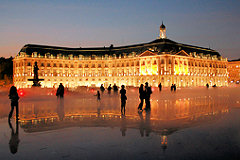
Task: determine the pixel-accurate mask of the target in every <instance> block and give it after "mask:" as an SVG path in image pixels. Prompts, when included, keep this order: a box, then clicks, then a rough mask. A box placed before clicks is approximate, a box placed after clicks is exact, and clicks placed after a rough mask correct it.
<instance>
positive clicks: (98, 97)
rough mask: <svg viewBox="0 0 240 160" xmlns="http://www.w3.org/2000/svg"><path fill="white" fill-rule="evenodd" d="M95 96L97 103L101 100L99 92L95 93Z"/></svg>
mask: <svg viewBox="0 0 240 160" xmlns="http://www.w3.org/2000/svg"><path fill="white" fill-rule="evenodd" d="M95 96H97V100H98V101H100V100H101V95H100V92H99V91H97V94H96V95H95Z"/></svg>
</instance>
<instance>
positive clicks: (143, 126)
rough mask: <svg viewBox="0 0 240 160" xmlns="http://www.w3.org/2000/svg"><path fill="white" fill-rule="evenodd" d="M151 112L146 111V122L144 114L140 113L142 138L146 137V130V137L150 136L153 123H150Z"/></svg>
mask: <svg viewBox="0 0 240 160" xmlns="http://www.w3.org/2000/svg"><path fill="white" fill-rule="evenodd" d="M150 113H151V111H150V110H149V111H146V117H145V122H144V119H143V113H142V112H138V115H139V118H140V123H139V130H140V134H141V137H143V136H144V130H145V136H146V137H149V134H150V133H151V121H150V117H151V114H150Z"/></svg>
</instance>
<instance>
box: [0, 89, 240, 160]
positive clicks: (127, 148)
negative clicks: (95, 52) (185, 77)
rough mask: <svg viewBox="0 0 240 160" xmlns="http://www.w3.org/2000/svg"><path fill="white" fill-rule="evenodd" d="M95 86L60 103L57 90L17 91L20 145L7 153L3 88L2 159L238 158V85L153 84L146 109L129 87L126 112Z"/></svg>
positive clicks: (116, 99)
mask: <svg viewBox="0 0 240 160" xmlns="http://www.w3.org/2000/svg"><path fill="white" fill-rule="evenodd" d="M97 90H98V88H81V89H78V90H74V91H66V94H65V96H64V99H63V100H61V99H57V97H56V96H55V94H56V90H55V89H41V88H34V89H33V88H31V89H21V90H19V92H21V94H22V96H21V97H20V100H19V114H20V115H19V117H20V121H19V139H20V143H19V146H18V152H17V153H16V154H15V155H14V156H12V155H11V153H10V151H9V146H8V144H9V139H11V130H10V128H9V126H8V123H7V117H8V113H9V111H10V100H9V99H8V89H4V88H1V89H0V101H1V103H0V111H1V112H0V158H1V157H2V158H3V159H33V158H34V159H43V158H44V159H45V158H46V159H79V157H82V158H83V159H215V158H217V159H229V158H230V159H236V158H240V154H239V151H240V136H239V135H240V134H239V133H240V127H239V125H238V124H239V122H240V116H239V114H240V110H239V108H240V94H239V93H240V88H239V87H229V88H227V87H221V88H209V89H207V88H205V87H203V88H179V89H177V91H176V92H174V91H173V92H171V91H170V88H163V90H162V91H161V92H160V91H159V90H158V88H152V90H153V94H152V95H151V112H149V113H147V112H145V111H143V112H142V113H139V112H138V110H137V107H138V104H139V103H140V101H139V94H138V88H127V104H126V116H122V115H121V112H120V95H119V94H116V93H114V92H111V94H108V92H107V91H105V92H104V93H101V100H100V101H98V100H97V96H95V95H96V92H97ZM144 107H145V106H144ZM144 107H143V108H144ZM12 124H13V126H15V120H14V119H12ZM26 153H28V154H26ZM36 154H37V155H38V156H37V158H36V156H35V155H36Z"/></svg>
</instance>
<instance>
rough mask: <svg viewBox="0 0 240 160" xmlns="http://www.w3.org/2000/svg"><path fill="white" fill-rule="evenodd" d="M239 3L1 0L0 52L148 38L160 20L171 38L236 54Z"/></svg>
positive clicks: (125, 42)
mask: <svg viewBox="0 0 240 160" xmlns="http://www.w3.org/2000/svg"><path fill="white" fill-rule="evenodd" d="M239 7H240V1H238V0H236V1H232V0H224V1H223V0H185V1H184V0H168V1H163V0H156V1H154V0H152V1H151V0H148V1H146V0H144V1H142V0H138V1H137V0H128V1H125V0H121V1H107V0H105V1H100V0H98V1H97V0H89V1H77V0H68V1H67V0H66V1H61V0H51V1H44V0H41V1H32V0H21V1H18V0H11V1H8V0H6V1H5V0H0V56H4V57H9V56H15V55H16V54H17V52H19V50H20V49H21V47H23V46H24V45H25V44H27V43H34V44H46V45H59V46H68V47H79V46H81V47H89V46H91V47H94V46H95V47H97V46H110V44H114V46H119V45H129V44H136V43H142V42H149V41H152V40H153V39H155V38H156V37H157V36H158V34H159V26H160V25H161V23H162V21H163V22H164V24H165V26H166V27H167V37H168V38H169V39H172V40H174V41H177V42H180V43H186V44H192V45H197V46H202V47H209V46H210V48H212V49H215V50H217V51H218V52H220V54H221V55H222V56H223V57H227V58H229V59H236V58H240V54H239V51H240V31H239V29H240V20H239V19H240V18H239V17H240V9H239Z"/></svg>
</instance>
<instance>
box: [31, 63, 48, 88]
mask: <svg viewBox="0 0 240 160" xmlns="http://www.w3.org/2000/svg"><path fill="white" fill-rule="evenodd" d="M38 70H39V68H38V66H37V62H35V65H34V69H33V72H34V77H33V79H28V81H33V85H32V86H33V87H40V86H41V84H40V83H39V81H43V80H44V79H39V78H38Z"/></svg>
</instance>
